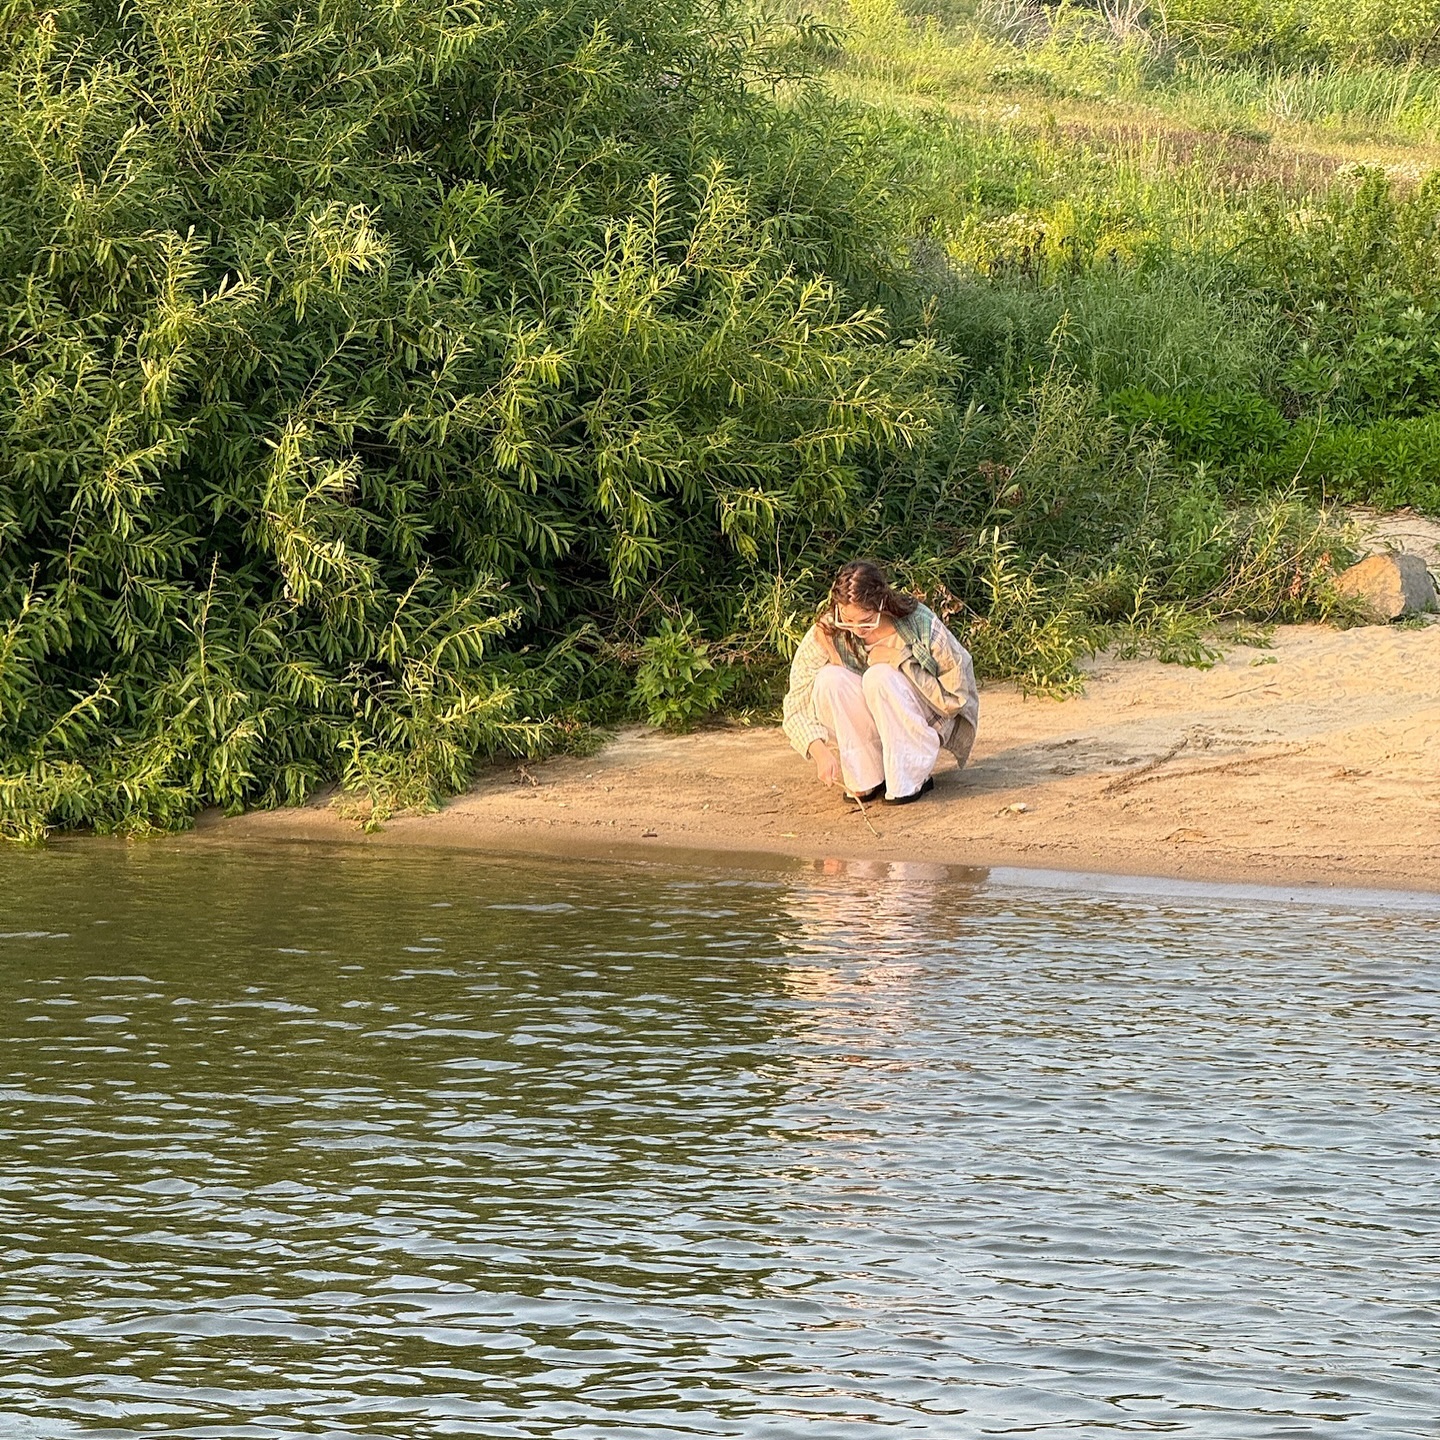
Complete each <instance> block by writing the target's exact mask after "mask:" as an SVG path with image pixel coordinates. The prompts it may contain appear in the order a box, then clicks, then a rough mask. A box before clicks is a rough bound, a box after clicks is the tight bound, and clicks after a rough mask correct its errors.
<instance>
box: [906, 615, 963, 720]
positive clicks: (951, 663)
mask: <svg viewBox="0 0 1440 1440" xmlns="http://www.w3.org/2000/svg"><path fill="white" fill-rule="evenodd" d="M929 658H930V662H931V663H930V665H928V666H927V665H925V664H923V663H922V662H921V659H920V657H919V656H914V655H912V656H911V657H910V658H909V659H908V661H907V662H906V663H905V665H904V666H903V667H902V668H903V670H904V673H905V676H906V678H907V679H909V681H910V683H911V684H912V685H914V686H915V688H916V689H917V690H918V691H919V692H920V693H921V694H922V695H923V696H924V697H925V698H926V699H927V700H928V701H929V702H930V704H931V705H932V706H933V707H934V709H935V710H936V711H937V712H938V713H939V714H941V715H962V716H964V718H965V719H967V720H968V721H969V722H970V723H971V724H972V725H974V724H975V723H976V722H977V720H978V718H979V715H980V692H979V690H978V689H977V688H976V685H975V667H974V664H973V663H972V662H971V659H970V652H969V651H968V650H967V649H966V648H965V647H964V646H963V645H962V644H961V643H960V642H959V641H958V640H957V639H956V638H955V637H954V636H953V635H952V634H951V633H950V631H949V630H947V629H946V628H945V626H944V625H943V624H942V623H941V621H940V620H939V619H938V618H934V617H932V618H931V620H930V656H929Z"/></svg>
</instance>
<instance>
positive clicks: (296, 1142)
mask: <svg viewBox="0 0 1440 1440" xmlns="http://www.w3.org/2000/svg"><path fill="white" fill-rule="evenodd" d="M832 870H834V873H825V871H824V869H823V867H822V868H820V869H804V870H794V871H784V870H776V871H772V872H765V871H750V872H737V871H724V870H719V869H717V870H714V871H706V872H695V871H689V872H685V871H678V870H669V869H665V868H663V867H654V866H633V867H609V866H599V865H595V864H578V863H577V864H572V865H568V866H567V865H560V864H554V863H526V864H517V863H514V862H504V863H501V862H494V861H489V860H486V859H484V858H478V857H472V856H446V857H431V858H424V857H419V858H416V857H395V856H390V857H380V856H376V855H373V854H370V853H365V852H353V853H346V852H340V853H336V852H323V851H319V852H317V851H310V850H305V849H299V848H297V849H295V850H293V851H290V850H285V851H272V852H262V853H258V854H257V853H245V854H237V853H223V854H222V853H218V852H215V851H205V850H201V849H199V848H198V847H193V846H192V847H187V848H181V847H170V846H163V847H162V846H142V847H136V848H132V849H129V850H122V849H119V848H116V849H113V850H112V849H100V848H96V847H91V848H84V849H79V850H69V851H67V850H60V851H51V852H45V853H40V854H29V853H21V854H13V855H8V856H3V857H0V931H3V932H5V933H4V934H3V935H0V1167H3V1169H0V1178H3V1185H0V1434H3V1435H5V1436H12V1435H13V1436H25V1437H50V1436H71V1435H79V1434H84V1435H87V1436H89V1435H107V1434H108V1435H134V1434H137V1433H142V1432H147V1431H149V1432H163V1433H165V1434H167V1435H175V1436H207V1437H209V1436H238V1437H246V1440H263V1437H271V1436H277V1437H278V1436H288V1435H296V1434H305V1435H312V1434H313V1435H322V1434H323V1435H330V1436H347V1437H348V1436H404V1437H429V1436H448V1435H463V1436H557V1437H558V1436H564V1437H577V1440H578V1437H587V1436H599V1435H605V1436H610V1435H624V1436H635V1437H640V1436H646V1437H648V1436H654V1437H662V1436H663V1437H685V1436H746V1437H751V1436H754V1437H770V1436H775V1437H784V1436H792V1435H794V1436H804V1437H815V1440H825V1437H845V1440H867V1437H872V1436H873V1437H879V1436H881V1435H886V1436H888V1435H890V1434H892V1433H894V1432H911V1433H916V1434H923V1435H935V1436H941V1437H951V1436H953V1437H962V1440H963V1437H968V1436H988V1435H1031V1434H1039V1433H1053V1434H1058V1435H1064V1436H1066V1437H1075V1436H1100V1435H1111V1434H1112V1433H1114V1432H1122V1433H1125V1432H1134V1433H1141V1434H1148V1433H1154V1434H1163V1435H1182V1436H1206V1437H1214V1440H1247V1437H1252V1436H1255V1437H1260V1436H1263V1437H1288V1436H1333V1437H1337V1440H1339V1437H1353V1436H1373V1437H1380V1440H1394V1437H1401V1436H1419V1435H1424V1436H1437V1435H1440V1419H1437V1417H1440V1360H1437V1340H1440V1206H1437V1176H1440V1167H1437V1151H1440V1051H1437V1043H1436V1042H1437V1009H1440V917H1437V913H1436V912H1433V911H1431V912H1427V911H1426V910H1424V909H1417V910H1414V911H1410V912H1407V911H1403V910H1392V911H1388V912H1387V911H1386V910H1384V909H1380V908H1373V909H1372V908H1353V907H1351V908H1347V907H1346V906H1344V905H1342V904H1337V903H1330V904H1316V905H1313V906H1293V905H1287V904H1282V903H1275V902H1270V901H1258V900H1251V901H1244V900H1216V899H1214V898H1204V897H1196V896H1189V897H1184V896H1182V897H1175V896H1169V897H1167V896H1163V895H1160V896H1155V895H1150V896H1146V895H1144V894H1132V895H1124V894H1116V893H1110V894H1103V893H1095V892H1087V891H1085V890H1084V889H1076V890H1071V891H1065V890H1041V889H1033V888H1022V887H1020V886H1017V885H1007V884H1005V883H996V882H994V881H989V880H985V879H984V878H983V877H977V878H976V880H975V881H973V882H971V883H967V882H965V881H964V880H963V879H949V880H942V881H936V880H935V879H933V878H926V877H925V876H924V874H923V872H914V871H906V870H905V869H903V868H895V869H886V868H885V867H880V868H878V869H876V870H873V871H868V872H867V871H865V870H864V869H863V868H862V869H857V868H854V867H852V868H850V869H848V870H844V869H838V870H836V869H834V867H832Z"/></svg>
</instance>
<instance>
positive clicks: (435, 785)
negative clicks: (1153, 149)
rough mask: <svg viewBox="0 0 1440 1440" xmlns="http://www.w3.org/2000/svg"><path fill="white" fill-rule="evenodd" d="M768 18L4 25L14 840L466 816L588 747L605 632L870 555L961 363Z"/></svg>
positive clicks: (461, 12) (839, 126)
mask: <svg viewBox="0 0 1440 1440" xmlns="http://www.w3.org/2000/svg"><path fill="white" fill-rule="evenodd" d="M744 21H745V17H744V16H743V15H737V16H736V17H735V21H734V23H733V24H732V23H731V20H730V18H729V17H728V16H727V13H726V12H725V11H723V10H715V9H713V8H711V7H708V6H705V5H703V4H700V3H698V0H696V3H691V0H665V3H655V0H644V3H639V0H620V3H612V0H606V3H604V4H601V3H599V0H576V3H573V4H570V5H567V6H564V7H560V8H558V9H557V8H552V7H548V6H546V5H544V4H542V3H540V0H516V3H514V4H511V5H508V6H506V7H504V8H503V9H498V10H497V9H493V8H480V7H476V6H471V5H468V4H449V3H444V0H397V3H396V4H393V5H387V6H378V7H377V6H374V5H371V4H366V3H361V0H336V3H333V4H328V5H326V6H324V7H321V8H319V9H310V10H295V9H294V8H293V7H291V6H289V5H286V4H281V3H279V0H254V3H233V4H222V3H220V0H153V3H147V4H146V5H144V6H142V7H139V8H136V7H133V6H119V5H110V4H106V3H100V4H93V5H92V4H88V3H80V0H72V3H64V4H60V5H58V6H52V5H48V4H47V5H43V6H42V5H41V4H39V3H32V0H10V3H9V4H7V5H6V6H5V7H4V8H3V9H0V34H3V36H4V47H3V50H0V334H3V340H0V416H3V428H0V473H3V475H4V476H5V480H4V482H3V487H0V830H3V832H4V833H7V834H12V835H33V834H37V833H40V832H42V831H43V830H44V829H45V828H46V827H48V826H52V825H90V826H95V827H97V828H103V829H115V828H121V829H135V828H143V827H145V826H147V825H162V826H170V825H175V824H179V823H183V822H184V821H185V819H187V818H188V816H189V815H190V814H192V813H193V812H194V810H195V809H196V808H198V807H199V806H202V805H207V804H210V805H222V806H225V807H227V808H232V809H233V808H236V807H239V806H243V805H247V804H268V803H275V802H278V801H284V800H295V799H298V798H300V797H301V796H302V795H304V794H305V793H306V792H307V790H308V789H309V788H310V787H312V786H313V785H314V784H315V783H317V782H318V781H319V780H321V779H324V778H330V777H336V776H338V777H340V778H341V779H343V780H344V781H345V783H347V784H348V785H351V786H356V787H359V788H361V789H366V790H368V791H369V792H370V794H371V796H372V798H373V799H374V800H375V802H376V804H377V805H378V806H379V807H380V808H381V809H386V808H393V807H394V806H396V805H399V804H425V803H430V802H432V801H433V800H434V798H435V797H436V796H438V795H439V794H442V793H444V792H445V791H447V790H450V789H453V788H455V787H456V786H458V785H462V784H464V783H465V781H466V779H467V778H468V776H469V774H470V772H471V768H472V766H473V764H474V761H475V758H476V757H477V756H478V755H481V754H485V753H489V752H493V751H496V750H511V751H531V750H534V749H536V748H537V747H541V746H544V745H545V744H547V743H551V742H552V741H553V740H554V739H555V737H556V734H557V732H556V729H555V717H556V716H557V715H559V714H561V713H563V711H564V707H565V704H566V697H567V695H570V694H572V693H573V687H572V686H571V685H570V683H569V681H568V680H567V679H566V678H565V677H566V674H567V671H566V666H567V665H568V663H569V662H568V661H566V660H565V659H564V658H563V650H564V646H565V643H566V642H565V636H566V635H567V634H568V633H569V632H571V631H572V630H573V629H574V627H575V626H576V625H577V624H582V623H584V622H585V621H586V620H587V619H588V618H589V617H591V616H597V617H602V618H603V617H604V616H606V615H607V614H608V613H610V611H611V609H612V608H613V607H614V606H615V605H616V604H617V603H620V604H623V605H624V606H625V607H626V608H627V609H628V610H631V611H634V610H639V611H641V612H643V611H644V610H645V608H646V607H647V605H650V604H651V603H652V601H651V600H650V599H649V598H647V597H649V596H650V594H651V591H652V590H653V589H655V588H656V587H658V586H660V585H661V584H662V583H663V586H664V590H665V600H666V603H667V604H670V603H674V602H679V603H683V604H688V605H691V606H693V607H694V608H696V609H697V610H698V611H701V612H703V613H706V614H709V615H712V616H720V617H722V619H723V617H725V616H727V615H730V614H733V613H734V612H736V611H737V609H738V608H739V607H740V606H741V605H743V603H744V594H745V593H746V592H747V591H748V589H749V588H751V587H752V586H753V585H754V584H755V583H757V582H756V581H755V579H754V574H756V573H762V572H763V571H764V569H765V567H766V565H771V566H773V565H774V564H776V563H780V562H783V561H786V560H788V558H789V557H788V555H787V554H786V553H784V552H785V551H786V547H787V545H789V544H790V543H791V542H790V541H789V540H788V538H787V537H788V535H789V534H790V531H788V530H787V526H789V525H790V522H791V521H792V519H793V517H795V516H796V515H797V514H803V515H805V516H806V517H807V519H808V521H809V522H810V523H811V524H828V525H833V526H841V525H843V524H844V522H845V517H846V516H847V514H848V513H849V512H850V510H851V509H852V508H853V507H854V505H855V504H856V503H857V496H859V495H860V494H861V492H862V491H863V488H864V482H865V465H866V463H867V459H868V458H869V457H874V456H878V455H883V454H886V453H890V452H893V451H895V450H903V449H905V448H906V447H907V446H910V445H913V444H915V443H916V442H917V440H918V439H919V438H920V437H921V436H922V435H923V433H924V431H925V429H926V427H927V425H928V424H929V423H931V419H932V417H933V414H934V413H935V408H936V397H935V392H934V383H935V380H936V378H937V376H938V374H939V373H940V367H939V364H938V361H937V357H936V355H935V353H934V351H933V349H932V347H931V346H929V345H928V344H927V343H925V342H924V341H923V340H921V341H918V342H917V343H913V344H910V345H906V346H897V345H894V344H892V343H889V340H888V337H887V334H886V329H885V325H884V321H883V319H882V317H881V316H880V315H879V314H878V313H877V312H875V311H874V310H868V309H865V308H863V307H857V305H856V303H855V302H854V301H853V300H847V298H846V296H845V293H844V291H843V289H842V286H843V285H844V284H845V283H846V282H847V281H848V280H851V279H853V278H854V277H857V276H860V275H866V276H872V277H873V276H881V275H883V274H884V273H885V268H886V265H887V263H888V261H887V259H886V256H885V253H884V249H883V242H884V236H885V232H884V229H883V217H882V215H881V206H880V205H879V204H878V199H877V195H876V194H875V193H874V190H873V187H874V185H875V184H876V183H878V182H876V181H875V180H874V179H872V178H871V177H872V176H873V175H874V173H875V171H874V169H873V167H867V165H866V163H865V154H864V147H863V143H862V141H861V139H859V138H857V134H856V132H855V129H854V127H853V126H852V125H851V123H850V122H849V121H848V120H847V119H846V117H845V116H844V115H843V114H841V113H840V112H839V111H837V110H836V109H835V108H834V107H833V106H831V105H829V104H828V103H827V102H826V101H824V99H823V97H821V96H820V95H818V94H817V93H816V92H815V91H813V89H806V88H804V87H803V85H802V86H801V88H799V89H798V90H797V89H795V88H794V85H793V82H795V81H796V80H797V79H798V78H799V77H798V74H797V71H796V66H797V65H798V64H799V63H800V59H799V54H800V50H801V49H803V46H802V45H800V44H799V43H798V42H794V41H792V39H789V38H787V37H786V36H785V35H783V34H782V35H779V36H778V37H777V36H776V35H773V34H771V33H769V32H765V33H758V32H757V33H755V34H753V35H751V36H750V39H748V40H747V39H746V35H747V34H748V33H749V32H748V31H747V30H745V29H744ZM767 82H768V86H767ZM786 85H790V86H791V99H790V101H789V102H788V103H787V104H785V105H783V106H782V105H780V104H778V103H777V102H776V100H775V99H774V98H773V90H774V88H776V87H781V86H786ZM827 272H828V276H829V277H830V278H827ZM777 554H778V560H777V559H776V556H777ZM767 557H769V558H768V559H767ZM752 572H753V573H752ZM557 646H558V647H560V649H559V650H557V648H556V647H557ZM557 657H559V658H557Z"/></svg>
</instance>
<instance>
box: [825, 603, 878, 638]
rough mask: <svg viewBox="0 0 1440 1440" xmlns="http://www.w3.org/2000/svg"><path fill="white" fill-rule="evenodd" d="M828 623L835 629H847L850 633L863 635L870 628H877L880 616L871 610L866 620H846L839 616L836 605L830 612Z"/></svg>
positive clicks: (838, 609) (838, 608)
mask: <svg viewBox="0 0 1440 1440" xmlns="http://www.w3.org/2000/svg"><path fill="white" fill-rule="evenodd" d="M830 623H831V624H832V625H834V627H835V628H836V629H837V630H848V631H849V632H850V633H851V634H852V635H865V634H868V633H869V632H870V631H871V630H877V629H879V627H880V616H879V614H877V613H873V612H872V613H871V616H870V618H869V619H868V620H846V619H844V618H843V617H842V616H841V614H840V607H839V606H838V605H837V606H836V607H835V609H834V610H833V611H832V612H831V616H830Z"/></svg>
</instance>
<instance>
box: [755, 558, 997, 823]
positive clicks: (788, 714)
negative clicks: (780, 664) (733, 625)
mask: <svg viewBox="0 0 1440 1440" xmlns="http://www.w3.org/2000/svg"><path fill="white" fill-rule="evenodd" d="M784 713H785V734H786V737H787V738H788V739H789V741H790V743H791V744H792V745H793V746H794V747H795V749H796V750H798V751H799V752H800V754H802V755H804V756H806V757H808V758H809V759H810V760H813V761H814V762H815V773H816V776H817V777H818V778H819V779H820V781H821V782H822V783H823V784H825V785H835V784H837V783H839V784H843V785H844V787H845V791H846V794H847V795H850V796H853V797H858V798H859V799H861V800H867V801H868V800H878V799H879V798H880V797H881V796H882V795H883V796H884V798H885V803H886V804H887V805H906V804H909V803H910V801H912V800H918V799H919V798H920V797H921V796H922V795H924V794H925V793H926V792H927V791H929V790H932V789H933V788H934V786H935V781H934V779H933V778H932V774H933V771H934V769H935V762H936V761H937V760H938V759H939V758H940V750H941V747H942V746H943V747H944V748H945V749H947V750H949V751H950V752H951V753H952V754H953V755H954V756H955V759H956V760H957V761H958V762H959V764H960V765H961V766H963V765H964V764H965V761H966V760H967V759H968V758H969V755H970V747H971V745H973V744H974V743H975V726H976V724H977V722H978V720H979V718H980V697H979V694H978V692H977V691H976V689H975V667H974V666H973V665H972V664H971V661H970V653H969V651H967V650H966V649H965V647H964V646H963V645H962V644H961V643H960V642H959V641H958V640H957V639H956V638H955V637H954V636H953V635H952V634H951V633H950V632H949V631H948V630H947V629H946V628H945V626H944V625H943V624H942V623H941V622H940V621H939V620H938V619H937V618H936V616H935V615H934V613H933V612H932V611H930V610H928V609H927V608H926V607H925V606H924V605H921V604H920V603H919V601H917V600H916V599H915V597H914V596H913V595H906V594H903V593H902V592H900V591H898V590H892V589H891V588H890V583H889V581H888V580H887V579H886V578H885V574H884V572H883V571H882V570H881V569H880V567H879V566H878V565H874V564H872V563H871V562H870V561H868V560H852V561H851V562H850V563H849V564H848V565H844V566H842V567H841V570H840V573H839V574H838V575H837V576H836V577H835V584H834V585H833V586H832V587H831V590H830V603H829V605H828V606H827V608H826V609H825V611H824V612H823V613H822V614H821V616H820V618H819V619H818V620H816V622H815V623H814V624H813V625H812V626H811V627H810V628H809V630H807V631H806V632H805V638H804V639H803V640H802V641H801V642H800V648H799V649H798V650H797V651H796V652H795V659H794V661H793V662H792V664H791V666H790V689H789V692H788V693H787V694H786V696H785V712H784Z"/></svg>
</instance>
